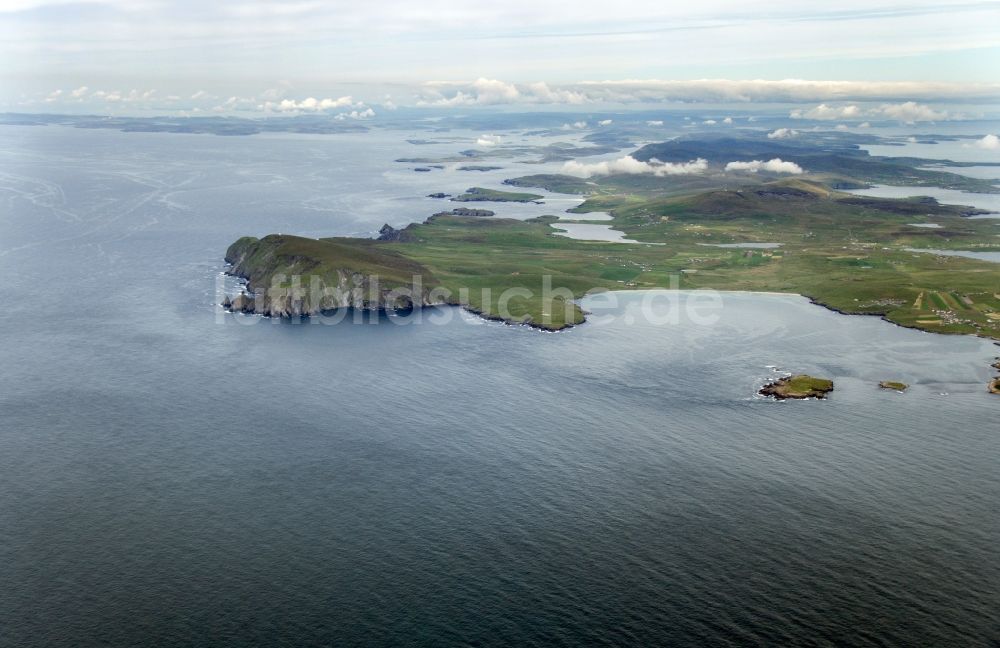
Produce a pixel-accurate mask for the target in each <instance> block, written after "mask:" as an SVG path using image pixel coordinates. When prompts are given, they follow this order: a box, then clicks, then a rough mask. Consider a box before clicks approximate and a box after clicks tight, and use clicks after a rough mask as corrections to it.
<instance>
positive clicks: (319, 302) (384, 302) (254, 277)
mask: <svg viewBox="0 0 1000 648" xmlns="http://www.w3.org/2000/svg"><path fill="white" fill-rule="evenodd" d="M387 227H389V226H387ZM383 229H385V228H383ZM390 229H392V231H393V232H397V233H398V234H400V235H402V234H404V233H405V232H406V230H395V229H394V228H391V227H390ZM286 245H287V247H286ZM326 246H330V247H329V248H327V247H326ZM338 254H344V257H343V259H342V260H341V259H339V258H338V257H337V255H338ZM366 255H368V256H367V257H366ZM226 261H228V262H229V263H230V264H232V267H231V268H230V269H229V271H228V273H229V274H230V275H232V276H236V277H240V278H242V279H246V280H247V291H246V292H242V293H240V294H239V295H236V296H235V297H232V298H229V297H227V298H225V299H223V301H222V306H223V307H224V308H227V309H228V310H230V311H232V312H239V313H248V314H255V315H263V316H265V317H282V318H298V317H308V316H311V315H319V314H322V313H325V312H330V311H334V310H337V309H341V308H353V309H356V310H366V311H408V310H411V309H413V308H419V307H422V306H432V305H437V304H440V303H443V301H442V299H441V298H440V297H435V296H433V295H432V293H431V287H432V286H433V276H432V275H430V274H428V273H427V272H426V269H424V268H422V266H419V265H406V264H408V263H409V264H412V262H408V261H405V260H404V259H402V257H398V256H395V255H394V254H393V253H384V252H381V253H380V252H366V251H365V250H364V249H363V248H362V249H360V250H359V249H353V248H352V249H343V244H340V243H336V242H326V241H317V240H315V239H305V238H301V237H293V236H282V235H270V236H267V237H265V238H264V239H257V238H254V237H244V238H241V239H240V240H238V241H237V242H235V243H233V244H232V245H231V246H229V249H228V250H227V251H226ZM341 263H342V265H341ZM387 263H398V264H399V267H397V268H394V269H395V277H394V278H387V277H385V276H383V275H381V274H380V272H379V271H378V270H379V268H380V264H381V267H384V264H387ZM357 268H363V269H361V270H359V269H357ZM373 268H374V271H373ZM403 273H411V274H412V275H413V276H414V277H415V279H414V281H412V282H411V281H409V280H408V279H404V278H402V277H401V276H400V274H403ZM424 279H426V280H427V284H426V285H425V284H424V283H423V280H424Z"/></svg>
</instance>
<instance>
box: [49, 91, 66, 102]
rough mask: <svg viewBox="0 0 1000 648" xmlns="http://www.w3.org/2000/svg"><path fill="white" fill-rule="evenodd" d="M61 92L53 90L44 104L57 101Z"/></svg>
mask: <svg viewBox="0 0 1000 648" xmlns="http://www.w3.org/2000/svg"><path fill="white" fill-rule="evenodd" d="M62 93H63V91H62V90H53V91H52V92H51V93H50V94H49V96H48V97H45V101H46V103H52V102H53V101H58V100H59V97H61V96H62Z"/></svg>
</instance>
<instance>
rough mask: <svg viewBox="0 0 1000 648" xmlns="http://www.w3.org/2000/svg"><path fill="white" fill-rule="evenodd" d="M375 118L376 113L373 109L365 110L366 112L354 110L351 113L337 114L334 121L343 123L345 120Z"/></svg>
mask: <svg viewBox="0 0 1000 648" xmlns="http://www.w3.org/2000/svg"><path fill="white" fill-rule="evenodd" d="M374 116H375V111H374V110H372V109H371V108H365V109H364V110H361V111H358V110H352V111H351V112H342V113H337V114H336V115H335V116H334V119H337V120H340V121H343V120H345V119H371V118H372V117H374Z"/></svg>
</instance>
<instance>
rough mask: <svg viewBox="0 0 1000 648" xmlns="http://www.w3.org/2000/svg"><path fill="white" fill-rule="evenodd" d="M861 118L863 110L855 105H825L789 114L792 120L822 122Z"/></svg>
mask: <svg viewBox="0 0 1000 648" xmlns="http://www.w3.org/2000/svg"><path fill="white" fill-rule="evenodd" d="M860 116H861V109H860V108H858V107H857V106H856V105H854V104H851V105H849V106H828V105H826V104H825V103H824V104H820V105H818V106H816V107H815V108H812V109H810V110H801V109H796V110H793V111H792V112H791V113H789V117H791V118H792V119H817V120H822V121H826V120H836V119H853V118H855V117H860Z"/></svg>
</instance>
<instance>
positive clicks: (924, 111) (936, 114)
mask: <svg viewBox="0 0 1000 648" xmlns="http://www.w3.org/2000/svg"><path fill="white" fill-rule="evenodd" d="M873 114H881V115H883V116H885V117H888V118H889V119H895V120H897V121H901V122H905V123H908V124H912V123H914V122H919V121H941V120H944V119H948V117H949V115H948V112H947V111H944V110H941V111H937V110H934V109H932V108H931V107H930V106H925V105H923V104H918V103H917V102H915V101H906V102H903V103H900V104H882V105H881V106H879V107H878V108H877V109H876V110H875V111H873Z"/></svg>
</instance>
